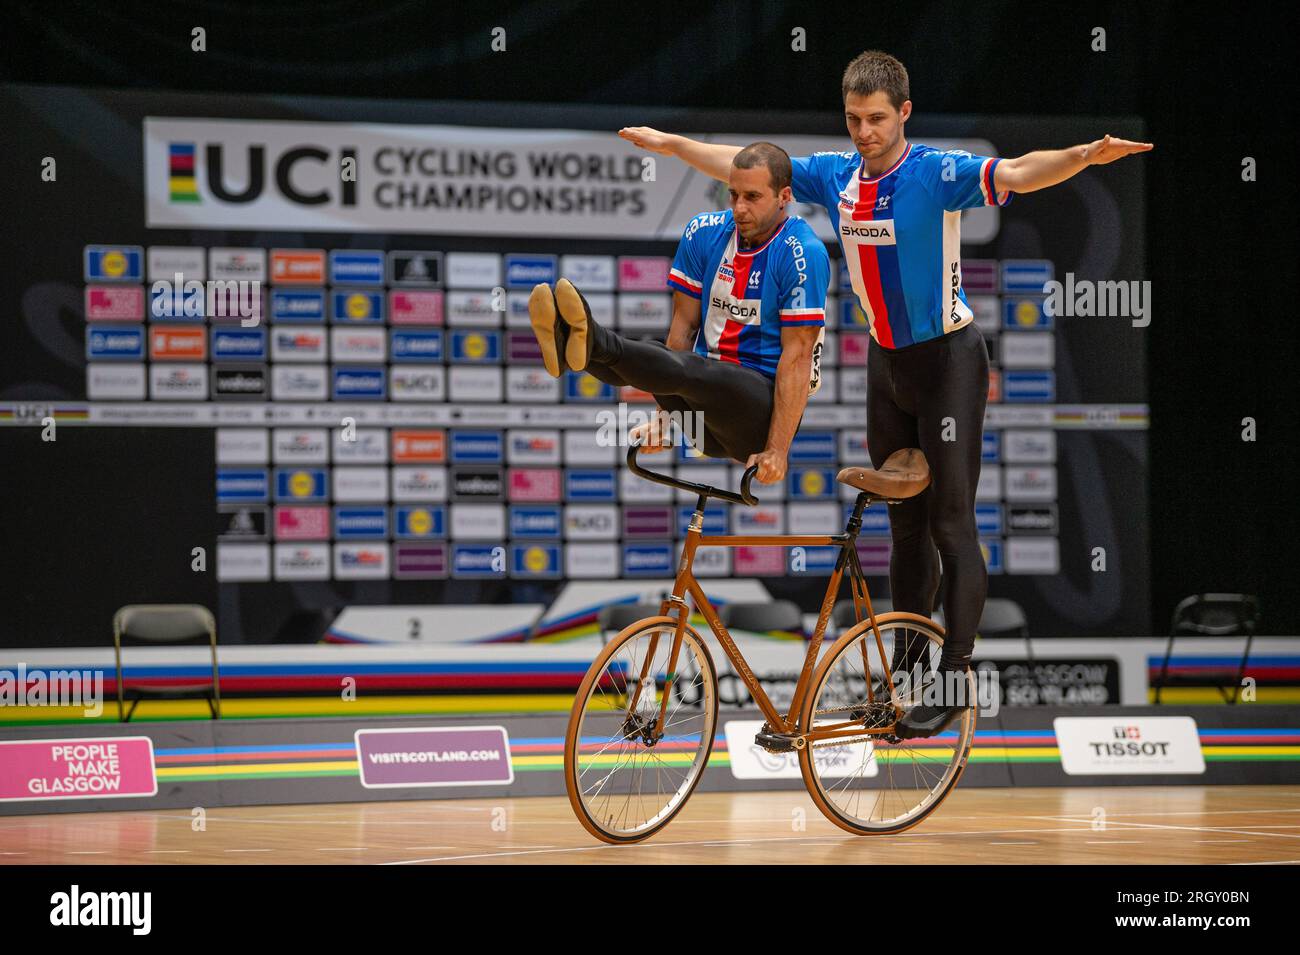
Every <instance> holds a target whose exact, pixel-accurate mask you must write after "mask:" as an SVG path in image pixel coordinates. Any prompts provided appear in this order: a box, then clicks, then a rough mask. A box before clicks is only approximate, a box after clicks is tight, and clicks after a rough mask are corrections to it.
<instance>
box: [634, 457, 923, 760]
mask: <svg viewBox="0 0 1300 955" xmlns="http://www.w3.org/2000/svg"><path fill="white" fill-rule="evenodd" d="M637 450H638V448H637V447H636V446H633V447H632V448H631V449H629V451H628V455H627V463H628V467H629V468H631V469H632V471H633V472H634V473H636V474H638V475H639V476H641V477H644V478H646V479H647V480H651V481H654V482H656V483H658V484H666V485H668V486H670V487H675V488H679V489H681V490H685V491H694V492H695V493H696V494H697V495H698V498H697V500H696V504H695V513H694V514H693V515H692V516H691V522H690V524H689V525H688V527H687V532H686V541H685V544H684V546H683V548H682V556H681V560H680V561H679V562H678V565H677V576H676V579H675V580H674V582H673V590H672V594H671V595H670V596H668V597H667V598H665V599H664V600H663V601H662V602H661V603H660V607H659V613H660V616H663V617H668V618H670V619H674V620H675V628H674V632H673V644H672V649H671V651H670V652H669V656H668V673H667V681H666V683H665V685H664V693H663V699H662V700H661V701H660V704H659V716H658V719H657V721H656V725H655V733H656V734H662V733H663V728H664V721H665V718H666V714H667V708H668V695H669V692H670V690H671V689H672V684H673V681H674V680H675V679H676V676H677V659H678V654H679V653H680V652H681V647H682V639H683V634H684V633H685V629H686V621H687V619H688V618H689V616H690V612H689V607H688V606H687V604H686V599H685V598H686V594H688V593H689V594H690V595H691V597H692V599H694V601H695V606H696V607H697V608H698V609H699V610H700V611H701V613H703V614H704V618H705V620H707V621H708V624H709V628H710V629H711V630H712V631H713V634H714V636H716V637H717V638H718V642H719V643H720V644H721V645H722V649H723V652H724V653H726V655H727V659H729V660H730V661H731V664H732V666H733V667H735V669H736V672H737V673H738V674H739V675H740V678H741V679H742V680H743V681H744V682H745V686H746V687H748V689H749V692H750V694H751V695H752V696H753V698H754V701H755V702H756V703H757V704H758V708H759V709H760V710H761V711H762V712H763V716H764V717H765V718H766V719H767V723H768V726H769V727H770V728H771V730H772V732H773V733H775V734H781V735H789V736H792V737H794V738H795V739H796V740H797V742H796V746H802V745H805V744H807V743H809V742H813V741H820V740H826V739H833V738H836V737H841V736H858V737H860V736H863V735H883V734H885V733H888V732H890V731H891V730H892V727H888V726H886V727H881V728H874V729H873V728H865V727H864V726H863V725H862V722H861V721H847V722H844V723H837V724H831V725H829V726H823V727H820V728H818V729H817V730H816V731H811V732H810V731H809V728H808V727H804V730H803V732H801V731H800V728H799V726H798V713H799V709H800V707H801V705H802V704H803V698H804V694H805V693H806V692H807V690H808V684H809V683H810V681H811V680H812V675H813V670H814V668H815V666H816V664H817V657H818V655H819V653H820V652H821V646H822V640H823V638H824V637H825V634H826V626H827V624H828V623H829V622H830V617H831V612H832V610H833V608H834V606H835V598H836V597H837V596H838V594H839V589H840V584H841V582H842V580H843V576H844V572H845V570H846V569H847V570H848V573H849V582H850V587H851V589H852V594H853V608H854V611H855V613H856V616H857V619H858V622H859V623H861V622H862V621H863V620H869V621H870V622H871V629H872V632H873V633H874V634H875V638H876V649H877V650H878V651H879V653H880V659H881V664H882V666H883V667H884V668H885V679H886V686H892V685H893V676H892V674H891V673H890V672H889V659H888V656H887V655H886V654H885V649H884V639H883V638H882V637H881V635H880V628H879V626H878V625H877V623H876V614H875V611H874V609H873V608H872V606H871V596H870V594H869V593H868V591H867V582H866V576H865V574H863V572H862V564H861V563H860V561H859V559H858V550H857V537H858V531H859V530H860V529H861V527H862V512H863V510H864V509H865V508H866V507H867V506H868V505H869V504H872V503H876V502H883V503H896V502H894V501H892V500H891V499H888V498H881V497H876V496H874V495H872V494H869V493H867V492H865V491H863V492H862V493H860V494H859V495H858V497H857V501H856V502H855V504H854V507H853V513H852V515H851V516H850V517H849V521H848V526H847V527H846V529H845V531H844V532H843V533H840V534H826V535H800V534H776V535H770V536H748V535H738V534H718V535H705V534H704V533H703V529H704V507H705V502H706V501H707V500H708V498H710V497H714V498H718V499H721V500H726V501H730V502H732V503H737V504H748V505H754V504H757V503H758V500H757V499H756V498H754V497H753V495H752V494H750V491H749V485H750V481H751V480H752V478H753V476H754V475H755V474H756V473H757V471H758V469H757V467H751V468H749V469H748V470H746V472H745V475H744V477H743V478H742V480H741V492H740V494H736V493H735V492H732V491H724V490H720V489H718V488H714V487H710V486H707V485H701V484H694V483H692V482H689V481H682V480H677V479H674V478H670V477H668V476H667V475H662V474H656V473H655V472H653V471H648V470H646V469H644V468H642V467H641V466H640V465H639V464H637V462H636V452H637ZM764 544H767V545H789V546H806V547H817V546H830V545H838V546H839V548H840V553H839V557H838V558H837V559H836V561H835V568H834V570H832V571H831V577H830V581H829V583H828V585H827V588H826V596H825V597H824V598H823V599H822V606H821V612H820V613H819V614H818V617H817V626H816V628H815V629H814V631H813V635H812V638H811V639H810V641H809V643H808V650H807V652H806V654H805V655H804V661H803V668H802V670H801V671H800V673H799V680H798V682H797V683H796V684H795V690H794V696H793V698H792V699H791V701H790V711H789V712H788V713H786V714H785V715H784V716H782V715H781V713H780V712H779V711H778V710H777V709H776V707H775V706H774V705H773V704H772V701H771V699H770V698H769V697H768V695H767V692H766V691H765V690H764V689H763V687H762V685H761V684H760V683H759V681H758V678H757V677H755V676H754V673H753V671H752V670H751V669H750V668H749V664H748V663H746V662H745V658H744V655H743V654H741V652H740V649H739V647H737V646H736V642H735V641H734V640H733V639H732V637H731V634H730V633H729V632H728V631H727V628H726V627H725V626H724V625H723V623H722V621H721V619H720V618H719V617H718V613H717V611H716V610H715V609H714V607H713V604H712V603H710V602H709V598H708V597H707V596H706V595H705V593H704V590H703V588H701V586H700V584H699V581H697V580H696V578H695V575H694V573H693V572H692V569H691V568H692V564H693V562H694V559H695V550H696V548H697V547H700V546H705V547H747V546H756V545H760V546H761V545H764ZM864 607H865V615H864V613H863V610H864ZM674 612H676V617H675V618H674V617H673V613H674ZM650 640H651V643H650V649H649V652H648V653H647V654H646V658H645V662H644V663H643V664H642V672H641V673H640V674H639V679H638V681H637V686H636V689H635V690H634V691H633V693H632V697H631V699H630V701H629V712H634V711H635V709H636V704H637V700H638V698H639V697H640V694H641V687H642V686H644V685H645V681H646V679H647V676H648V675H649V674H648V671H649V666H650V661H651V660H652V659H653V658H654V654H655V651H656V649H657V648H658V641H659V633H658V632H656V633H654V634H653V635H652V636H651V638H650ZM862 653H863V664H864V665H866V670H865V672H866V673H867V674H870V672H871V669H870V666H869V665H868V660H867V658H866V657H867V651H866V647H865V645H864V646H863V649H862ZM867 699H868V702H874V701H875V698H874V693H873V690H872V687H871V680H870V679H869V678H868V680H867ZM894 707H895V711H896V715H900V714H901V713H902V710H901V708H899V707H898V705H897V703H894Z"/></svg>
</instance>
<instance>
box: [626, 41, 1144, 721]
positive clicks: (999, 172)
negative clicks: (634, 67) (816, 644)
mask: <svg viewBox="0 0 1300 955" xmlns="http://www.w3.org/2000/svg"><path fill="white" fill-rule="evenodd" d="M842 93H843V99H844V118H845V123H846V124H847V126H848V131H849V135H850V137H852V139H853V145H854V147H855V151H854V152H843V153H834V152H831V153H816V154H814V155H812V156H807V157H802V158H796V159H794V160H793V176H792V179H793V182H792V191H793V193H794V197H795V199H797V200H798V201H800V202H811V203H816V204H818V205H822V206H824V207H825V208H826V211H827V213H828V214H829V215H830V218H831V222H832V224H833V225H834V226H835V228H836V231H837V233H838V234H839V239H840V245H841V248H842V249H843V252H844V256H845V259H846V261H847V264H848V268H849V274H850V276H851V277H852V280H853V291H854V292H855V293H856V295H857V297H858V301H859V303H860V304H861V306H862V310H863V312H864V313H865V314H866V316H867V319H868V322H869V327H870V331H871V337H872V343H871V346H870V352H869V355H868V362H867V450H868V453H869V454H870V456H871V460H872V461H873V462H875V463H876V464H877V465H878V464H879V463H881V462H883V461H884V460H885V459H886V458H887V457H888V456H889V455H890V454H892V453H893V452H895V451H897V450H899V449H900V448H909V447H919V448H920V449H921V450H922V452H924V454H925V456H926V459H927V461H928V462H929V465H930V470H931V475H932V484H931V486H930V487H929V488H927V489H926V490H925V491H924V492H922V493H921V494H919V495H917V496H916V497H914V498H911V499H909V500H906V501H903V502H902V503H900V504H894V505H890V508H889V522H890V534H891V536H892V538H893V551H892V554H891V557H890V566H889V577H890V586H891V588H892V596H893V600H894V607H895V609H897V610H905V611H911V612H913V613H920V614H923V615H925V616H929V614H930V612H931V610H932V609H933V607H934V597H935V594H936V592H937V590H938V586H939V570H940V561H942V568H943V571H944V573H945V574H946V575H947V577H948V589H947V593H946V594H945V598H944V605H943V609H944V616H945V620H946V623H947V637H946V639H945V640H944V646H943V653H942V655H941V658H940V662H939V669H940V671H941V672H945V671H946V672H948V673H953V672H956V673H961V672H962V671H965V670H966V669H967V667H968V666H969V664H970V658H971V653H972V651H973V650H974V647H975V631H976V627H977V626H978V624H979V619H980V614H981V613H982V612H983V607H984V598H985V594H986V592H987V589H988V572H987V568H986V566H985V563H984V556H983V553H982V551H981V550H980V545H979V537H978V534H977V531H976V525H975V491H976V486H977V485H978V483H979V471H980V449H981V442H982V436H983V432H984V406H985V403H986V401H987V397H988V379H989V374H988V354H987V352H986V350H985V346H984V342H983V338H982V336H981V335H980V333H979V331H978V330H976V329H972V328H971V327H970V326H971V325H972V324H973V322H974V315H973V313H972V312H971V309H970V307H969V306H968V305H967V303H966V296H965V293H964V292H962V289H961V238H960V233H959V228H960V211H961V210H962V209H969V208H973V207H975V206H980V205H995V204H996V205H1006V204H1007V202H1009V201H1010V199H1011V194H1012V193H1016V192H1033V191H1035V190H1038V189H1043V188H1046V187H1048V186H1053V185H1056V184H1057V183H1059V182H1062V181H1064V180H1066V179H1069V178H1070V177H1071V176H1074V175H1076V174H1077V173H1079V172H1081V171H1082V170H1083V169H1085V168H1086V167H1087V166H1089V165H1094V164H1102V163H1109V162H1113V161H1114V160H1116V159H1119V158H1121V157H1123V156H1128V155H1130V154H1132V153H1136V152H1145V151H1146V150H1149V149H1151V148H1152V147H1151V144H1149V143H1134V142H1128V141H1127V140H1119V139H1112V138H1111V137H1110V136H1106V137H1104V138H1103V139H1100V140H1097V141H1096V142H1093V143H1089V144H1087V145H1080V146H1074V147H1072V148H1070V149H1058V150H1044V151H1036V152H1031V153H1028V154H1026V155H1024V156H1020V157H1019V158H1016V159H997V158H993V157H981V156H972V155H970V154H969V153H966V152H962V151H960V150H949V151H947V152H945V151H942V150H938V149H934V148H932V147H930V146H925V145H922V144H919V143H909V142H908V141H907V139H906V137H905V135H904V129H903V127H904V124H905V123H906V122H907V120H908V118H909V117H910V116H911V114H912V103H911V100H910V99H909V90H908V77H907V70H906V69H905V68H904V67H903V64H902V63H900V62H899V61H898V60H896V59H895V58H894V57H892V56H889V55H888V54H885V53H881V52H879V51H875V50H871V51H868V52H866V53H863V54H861V55H859V56H858V57H856V58H855V59H854V60H853V61H852V62H851V63H849V65H848V68H847V69H845V71H844V76H843V80H842ZM619 135H620V136H622V137H623V138H624V139H627V140H630V141H631V142H633V143H635V144H636V145H638V146H641V147H642V148H644V149H648V150H650V151H652V152H656V153H660V154H662V155H669V156H677V157H678V158H680V159H682V160H683V161H685V162H687V163H689V164H690V165H691V166H694V167H695V168H696V169H699V170H700V171H701V172H703V173H705V174H707V175H709V176H712V177H713V178H715V179H724V178H725V177H726V168H727V165H728V163H729V162H730V161H731V157H732V155H733V154H734V153H735V151H736V147H734V146H724V145H711V144H706V143H700V142H696V141H694V140H691V139H687V138H686V137H683V136H674V135H671V134H666V133H661V132H659V131H658V130H654V129H650V128H648V127H644V126H638V127H629V128H625V129H623V130H620V132H619ZM898 650H899V647H897V646H896V647H895V654H896V655H895V660H894V665H895V667H896V668H906V669H909V670H910V669H911V668H912V666H914V665H915V663H916V662H917V661H915V660H904V659H902V658H900V657H899V655H898ZM937 682H938V683H939V684H941V685H942V686H945V687H949V688H952V687H960V686H962V685H964V681H961V680H956V679H951V678H946V679H942V680H939V681H937ZM936 702H937V705H922V706H918V707H915V708H914V709H912V710H911V711H909V712H908V713H907V714H906V716H904V717H903V719H901V720H900V721H899V730H900V735H906V736H929V735H933V734H935V733H938V732H941V731H942V729H943V728H944V727H945V726H947V724H948V723H949V722H951V721H952V719H953V718H954V717H955V716H956V715H957V714H958V713H960V711H961V709H962V707H963V705H964V701H961V700H956V699H953V698H952V697H946V698H940V699H938V700H937V701H936Z"/></svg>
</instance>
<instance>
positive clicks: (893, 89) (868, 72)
mask: <svg viewBox="0 0 1300 955" xmlns="http://www.w3.org/2000/svg"><path fill="white" fill-rule="evenodd" d="M841 89H842V90H843V96H844V99H846V100H847V99H848V98H849V94H850V93H857V94H858V95H859V96H870V95H871V94H872V93H875V92H879V91H884V93H885V94H886V95H887V96H888V97H889V102H891V103H893V104H894V109H902V108H903V103H905V102H906V101H907V100H909V99H911V98H912V97H911V95H910V92H909V90H908V84H907V68H906V67H904V66H903V64H902V63H899V62H898V60H896V59H894V58H893V57H892V56H890V55H889V54H888V53H881V52H880V51H879V50H867V51H866V52H865V53H859V54H858V55H857V56H855V57H854V58H853V61H852V62H851V63H850V64H849V65H848V66H846V67H845V68H844V79H843V81H842V83H841Z"/></svg>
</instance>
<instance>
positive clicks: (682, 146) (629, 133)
mask: <svg viewBox="0 0 1300 955" xmlns="http://www.w3.org/2000/svg"><path fill="white" fill-rule="evenodd" d="M618 134H619V135H620V136H622V137H623V138H624V139H626V140H627V141H628V142H630V143H632V145H634V146H640V147H641V148H642V149H646V150H649V151H650V152H652V153H658V154H659V155H661V156H676V157H677V158H678V159H680V160H681V161H682V162H684V163H686V164H687V165H688V166H694V167H695V168H696V169H698V170H699V171H700V172H702V173H704V175H706V176H711V177H712V178H714V179H717V180H720V181H721V182H726V181H727V178H728V176H729V175H730V173H731V160H732V159H734V158H735V157H736V153H738V152H740V147H739V146H723V145H720V144H712V143H701V142H697V141H696V140H694V139H687V138H686V137H685V136H676V135H673V134H672V133H661V132H659V130H657V129H651V128H650V127H649V126H624V127H623V128H622V129H620V130H619V131H618Z"/></svg>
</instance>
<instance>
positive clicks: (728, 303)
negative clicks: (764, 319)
mask: <svg viewBox="0 0 1300 955" xmlns="http://www.w3.org/2000/svg"><path fill="white" fill-rule="evenodd" d="M758 306H759V303H758V300H757V299H725V298H720V297H718V296H717V295H715V296H713V298H711V299H709V307H710V308H716V309H720V310H721V311H724V312H726V313H727V314H728V315H730V316H731V317H732V318H734V319H735V320H736V321H738V322H756V321H758Z"/></svg>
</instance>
